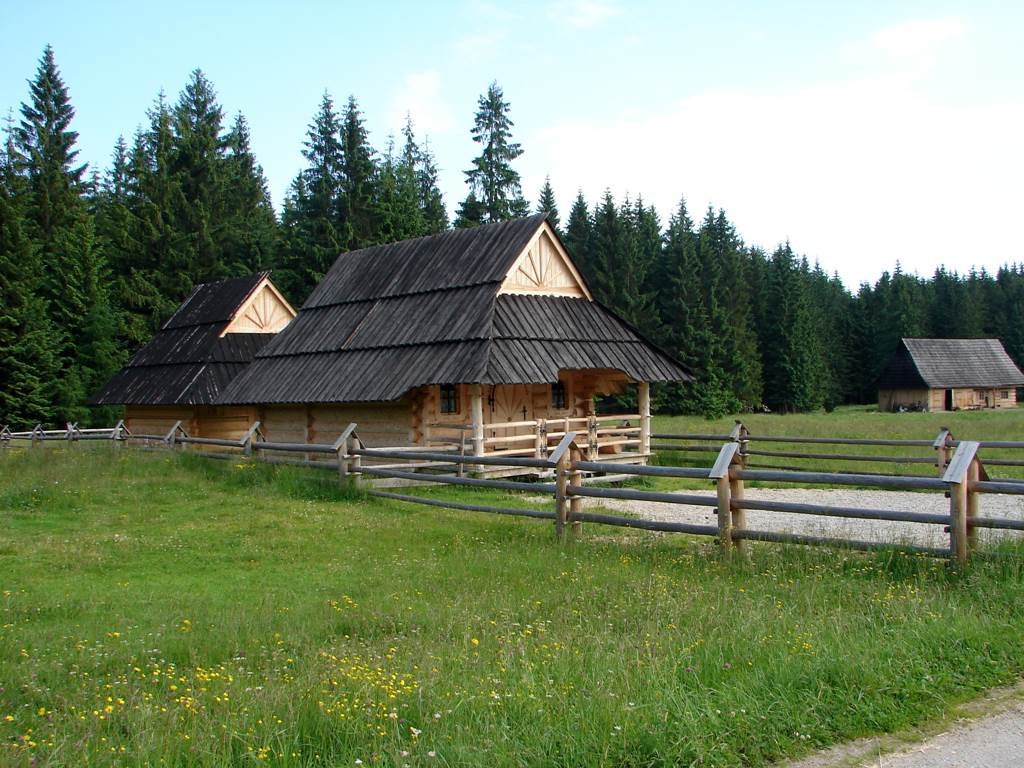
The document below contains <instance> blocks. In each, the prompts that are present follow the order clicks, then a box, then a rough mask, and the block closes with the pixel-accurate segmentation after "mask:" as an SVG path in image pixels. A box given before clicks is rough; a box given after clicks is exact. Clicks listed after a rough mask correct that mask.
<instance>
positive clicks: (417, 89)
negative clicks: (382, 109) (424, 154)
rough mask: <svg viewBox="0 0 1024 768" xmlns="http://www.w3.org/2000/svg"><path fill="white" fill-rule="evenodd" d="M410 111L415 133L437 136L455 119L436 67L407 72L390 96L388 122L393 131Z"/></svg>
mask: <svg viewBox="0 0 1024 768" xmlns="http://www.w3.org/2000/svg"><path fill="white" fill-rule="evenodd" d="M406 114H409V115H412V121H413V125H414V126H415V128H416V134H417V136H419V137H420V138H422V137H423V136H425V135H430V136H438V135H440V134H442V133H445V132H446V131H449V130H451V129H452V127H453V126H454V124H455V119H454V117H453V116H452V113H451V111H450V110H449V109H448V106H447V105H446V104H445V101H444V97H443V94H442V90H441V74H440V73H439V72H438V71H437V70H435V69H428V70H423V71H421V72H413V73H412V74H409V75H407V76H406V78H405V80H403V81H402V84H401V85H400V86H399V87H398V90H397V91H396V92H395V95H394V96H393V97H392V99H391V109H390V114H389V116H390V124H391V126H392V127H393V129H394V130H395V131H397V130H398V127H399V126H401V125H403V124H404V123H405V116H406Z"/></svg>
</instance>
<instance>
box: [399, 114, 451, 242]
mask: <svg viewBox="0 0 1024 768" xmlns="http://www.w3.org/2000/svg"><path fill="white" fill-rule="evenodd" d="M402 136H403V138H404V139H405V143H404V145H403V146H402V158H401V162H400V163H399V164H398V171H397V175H398V186H399V188H400V190H401V192H400V194H401V195H402V196H403V197H405V198H411V199H414V200H415V203H416V206H417V208H418V212H417V213H415V214H413V213H412V212H411V210H410V213H409V216H410V217H411V218H412V219H414V221H413V223H412V224H411V225H410V226H409V227H407V229H408V230H409V231H411V232H413V233H414V234H412V235H410V237H416V236H419V235H434V234H437V233H438V232H443V231H444V230H445V229H447V228H448V213H447V212H446V211H445V209H444V198H443V197H442V195H441V190H440V188H439V187H438V184H437V166H436V165H435V163H434V157H433V155H432V154H431V153H430V147H429V146H428V145H427V144H424V146H423V147H420V145H419V144H418V143H417V142H416V133H415V131H414V129H413V124H412V118H411V117H409V116H408V115H406V118H405V125H403V126H402Z"/></svg>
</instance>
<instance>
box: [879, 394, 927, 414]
mask: <svg viewBox="0 0 1024 768" xmlns="http://www.w3.org/2000/svg"><path fill="white" fill-rule="evenodd" d="M936 391H937V390H927V389H880V390H878V410H880V411H882V412H883V413H884V412H888V411H896V410H899V408H900V407H901V406H902V407H903V408H907V409H909V410H922V411H929V410H930V411H935V410H938V411H941V410H942V393H941V391H939V401H938V404H937V405H936V403H935V398H934V395H935V392H936Z"/></svg>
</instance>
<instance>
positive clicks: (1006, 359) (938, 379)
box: [878, 339, 1024, 389]
mask: <svg viewBox="0 0 1024 768" xmlns="http://www.w3.org/2000/svg"><path fill="white" fill-rule="evenodd" d="M878 386H879V387H880V388H882V389H897V388H914V387H924V386H926V387H929V388H934V389H953V388H957V387H1017V386H1024V374H1022V373H1021V372H1020V370H1019V369H1018V368H1017V366H1016V365H1015V364H1014V362H1013V360H1011V359H1010V356H1009V355H1008V354H1006V350H1005V349H1003V345H1002V344H1001V343H1000V342H999V340H998V339H903V340H902V342H901V344H900V347H899V349H898V350H897V351H896V353H895V354H894V355H893V357H892V359H891V360H890V361H889V363H888V365H887V366H886V369H885V371H884V372H883V373H882V376H881V377H880V378H879V382H878Z"/></svg>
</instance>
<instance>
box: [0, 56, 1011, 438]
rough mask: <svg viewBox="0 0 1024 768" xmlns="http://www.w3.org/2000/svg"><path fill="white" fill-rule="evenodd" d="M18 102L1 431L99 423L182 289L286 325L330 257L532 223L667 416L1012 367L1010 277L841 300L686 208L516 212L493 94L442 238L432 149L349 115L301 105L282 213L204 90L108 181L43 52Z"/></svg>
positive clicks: (2, 199) (150, 125) (11, 159)
mask: <svg viewBox="0 0 1024 768" xmlns="http://www.w3.org/2000/svg"><path fill="white" fill-rule="evenodd" d="M29 85H30V87H29V92H28V93H27V94H26V98H25V101H24V103H22V104H21V105H20V108H18V109H12V110H11V113H10V116H9V117H8V119H7V124H6V126H5V129H4V141H3V146H2V148H0V423H10V424H12V425H32V424H35V423H36V422H39V421H42V422H45V423H61V422H63V421H65V420H71V421H81V422H82V423H90V422H92V423H96V422H104V423H106V422H110V421H111V419H112V418H114V414H113V413H110V412H104V411H103V409H90V408H88V407H87V405H86V400H87V398H88V397H89V395H90V394H92V393H93V392H94V391H96V390H97V389H98V388H99V386H100V385H101V384H102V383H103V382H104V381H105V380H106V379H107V378H108V377H109V376H110V375H111V374H112V373H113V372H114V371H116V370H117V369H118V367H119V366H120V365H121V364H122V363H123V362H124V361H125V360H126V359H127V357H128V356H129V355H130V354H131V352H132V351H134V350H135V349H137V348H138V347H139V346H140V345H141V344H143V343H144V342H145V341H146V340H147V339H148V338H149V337H150V336H151V335H152V334H153V332H154V331H155V330H156V329H157V328H159V326H160V325H161V323H162V322H163V321H164V320H166V319H167V317H168V316H169V315H170V314H171V312H173V310H174V308H175V307H176V306H177V305H178V304H179V303H180V302H181V300H182V299H183V298H184V297H185V296H186V295H187V294H188V292H189V291H190V290H191V288H192V287H193V286H194V285H196V284H197V283H201V282H205V281H210V280H217V279H221V278H225V277H231V276H237V275H243V274H247V273H250V272H253V271H258V270H264V269H272V270H273V271H274V280H275V282H276V283H277V284H278V285H279V286H280V287H281V289H282V290H283V291H284V292H285V294H286V295H287V296H288V298H289V299H290V300H291V301H292V302H293V303H294V304H296V305H298V304H301V302H302V301H303V300H304V299H305V298H306V296H307V295H308V294H309V292H310V290H311V289H312V288H313V286H314V285H315V284H316V282H317V281H318V280H319V279H320V277H321V276H322V275H323V274H324V273H325V272H326V270H327V269H328V268H329V267H330V265H331V263H332V262H333V261H334V259H335V258H336V257H337V256H338V254H340V253H342V252H344V251H348V250H352V249H355V248H362V247H365V246H368V245H374V244H377V243H385V242H391V241H395V240H401V239H405V238H410V237H418V236H421V235H429V234H432V233H436V232H441V231H443V230H445V229H446V228H448V227H449V226H456V227H470V226H475V225H478V224H483V223H488V222H494V221H502V220H504V219H508V218H511V217H515V216H521V215H525V214H527V213H530V212H531V211H545V212H547V213H548V216H549V219H550V221H551V222H552V223H553V224H554V225H555V226H556V227H557V228H558V230H559V231H560V233H561V235H562V237H563V239H564V241H565V243H566V245H567V246H568V248H569V250H570V252H571V253H572V254H573V256H574V257H575V258H576V260H577V261H578V263H579V265H580V267H581V269H582V270H583V273H584V275H585V277H586V279H587V280H588V282H589V284H590V286H591V288H592V290H593V292H594V294H595V296H596V297H597V298H598V299H599V300H601V301H602V302H604V303H605V304H607V305H608V306H610V307H611V308H613V309H614V310H615V311H616V312H618V313H619V314H620V315H621V316H622V317H623V318H624V319H626V320H628V321H629V322H630V323H632V324H633V325H635V326H636V327H638V328H639V329H640V330H642V331H643V332H644V333H645V334H646V335H647V336H648V337H649V338H650V339H652V340H653V341H654V342H656V343H657V344H659V345H660V346H661V347H662V348H664V349H666V350H667V351H669V352H671V353H672V354H674V355H676V356H677V357H678V358H679V359H681V360H683V361H684V362H686V363H687V364H688V365H689V366H690V367H691V368H692V369H693V371H694V373H695V374H696V383H695V384H693V385H687V386H672V387H663V388H660V389H658V390H657V391H656V392H655V407H656V408H657V409H658V410H660V411H663V412H685V413H702V414H706V415H708V416H714V415H720V414H723V413H729V412H739V411H743V410H751V409H761V408H768V409H771V410H773V411H777V412H789V411H806V410H813V409H817V408H821V407H824V408H831V407H832V406H835V405H837V404H841V403H860V402H870V401H871V400H873V399H874V397H875V389H874V382H875V380H876V378H877V375H878V373H879V372H880V369H881V367H882V366H883V365H884V364H885V361H886V360H887V358H888V357H889V355H890V354H891V353H892V351H893V350H894V348H895V346H896V344H897V343H898V341H899V339H900V337H902V336H935V337H979V336H992V337H998V338H999V339H1001V340H1002V341H1003V343H1004V345H1005V346H1006V348H1007V350H1008V351H1009V353H1010V355H1011V356H1012V357H1013V358H1014V359H1015V360H1016V361H1017V362H1018V364H1020V363H1024V325H1022V320H1024V268H1022V267H1021V266H1020V265H1016V264H1015V265H1007V266H1004V267H1002V268H1001V269H999V270H998V272H996V274H990V273H987V272H985V271H980V272H975V271H971V272H970V273H968V274H958V273H956V272H949V271H947V270H945V269H943V268H941V267H940V268H939V269H937V270H936V271H935V273H934V274H933V275H930V276H927V277H920V276H917V275H910V274H906V273H904V272H902V271H901V269H900V267H899V264H898V263H897V264H896V265H895V266H894V268H893V270H892V271H891V272H886V273H884V274H882V275H881V276H880V277H879V278H878V280H877V281H876V282H875V284H874V285H868V284H863V285H861V286H859V287H858V288H857V289H856V291H855V292H851V290H850V289H849V288H848V287H847V286H844V285H843V284H842V282H841V281H840V280H839V278H838V277H837V276H835V275H829V274H827V273H826V272H825V271H823V270H822V269H821V268H820V267H819V266H818V265H816V264H810V263H809V262H808V260H807V259H806V258H804V257H801V256H800V255H799V254H798V253H797V252H795V251H794V250H793V248H792V247H791V246H790V244H789V243H784V244H780V245H778V246H777V247H776V248H775V249H774V250H772V251H770V252H769V251H766V250H763V249H762V248H760V247H758V246H756V245H751V244H748V243H746V242H744V240H743V238H742V236H741V235H740V233H739V232H738V231H737V229H736V226H735V225H734V224H733V223H732V222H731V221H730V220H729V218H728V217H727V215H726V213H725V211H724V210H721V209H719V210H715V209H712V208H709V209H708V210H706V211H703V212H700V211H691V210H689V209H688V208H687V205H686V202H685V200H684V199H683V198H682V197H680V200H679V203H678V206H677V207H676V209H675V211H674V212H673V213H672V215H671V216H670V218H669V220H668V221H662V220H661V219H660V218H659V216H658V214H657V212H656V211H655V209H654V208H653V207H652V206H650V205H648V204H647V203H646V202H645V201H644V199H643V198H642V197H641V196H636V197H635V198H626V199H616V198H615V196H614V195H613V193H612V192H611V191H610V190H609V191H606V192H605V193H604V194H603V195H602V196H601V198H600V199H597V200H587V199H585V198H584V196H583V194H582V193H577V195H576V197H575V200H574V201H573V204H572V207H571V209H570V210H569V211H568V212H563V211H559V210H558V209H557V205H556V202H555V200H556V195H555V191H554V190H553V189H552V187H551V184H550V182H549V181H546V182H545V184H544V186H543V188H542V189H540V190H539V192H538V194H537V198H536V203H535V204H534V205H531V204H530V203H529V202H528V201H527V199H526V197H525V196H524V193H523V190H522V185H521V180H520V177H519V174H518V172H517V171H516V169H515V160H516V158H518V157H519V156H520V155H522V154H523V152H524V148H523V147H521V146H520V145H519V144H518V143H517V142H515V141H514V137H513V130H514V123H513V121H512V117H511V116H512V111H511V107H510V104H509V102H508V101H506V100H505V97H504V94H503V92H502V90H501V88H500V87H499V86H498V85H497V84H496V83H492V84H491V85H490V87H489V88H488V89H487V91H486V92H485V93H484V94H483V95H481V97H480V99H479V103H478V109H477V112H476V114H475V116H474V118H473V122H472V125H471V126H469V125H467V127H468V128H469V129H470V130H471V134H472V138H473V140H474V141H475V142H477V144H478V145H479V155H478V156H477V157H475V158H472V159H469V160H468V161H467V163H466V164H467V166H468V169H467V170H466V171H465V177H466V184H467V194H466V197H465V199H463V200H462V201H459V202H458V203H457V204H455V205H454V206H453V207H454V210H455V215H454V218H453V220H452V221H449V216H448V213H447V209H446V204H445V201H444V200H443V199H442V195H441V192H440V190H439V186H438V168H437V165H436V162H435V159H434V157H433V155H432V153H431V150H430V146H429V143H428V141H427V140H426V139H425V138H423V137H419V136H417V134H416V132H415V127H414V125H413V123H412V122H411V121H407V122H406V124H405V125H404V127H403V129H402V131H401V137H400V138H399V139H398V140H395V139H389V140H388V141H387V142H386V144H385V145H384V146H383V147H379V146H378V147H376V148H375V147H374V146H373V144H372V143H371V139H370V136H369V134H368V132H367V129H366V127H365V120H364V117H363V114H362V112H361V111H360V108H359V103H358V101H357V100H356V98H355V97H351V96H350V97H349V98H348V99H347V100H346V101H345V102H344V103H343V104H342V105H338V104H336V103H335V102H334V100H333V98H332V97H331V95H329V94H327V93H325V94H324V95H323V98H322V100H321V102H320V104H319V105H311V106H314V107H315V108H314V109H313V110H312V113H313V114H312V117H311V118H310V122H309V128H308V131H307V133H306V135H305V136H304V137H300V136H297V137H295V141H296V142H302V147H303V150H302V154H303V157H304V159H305V166H304V167H303V168H302V169H301V170H299V172H298V173H297V174H296V176H295V178H294V180H293V181H292V183H291V185H290V188H289V191H288V194H287V197H286V199H285V200H284V202H283V205H282V207H281V210H280V211H279V212H275V211H274V209H273V206H272V205H271V201H270V196H269V194H268V191H267V181H266V178H265V177H264V175H263V171H262V169H261V167H260V165H259V163H258V161H257V158H256V157H255V156H254V155H253V152H252V149H251V146H250V135H249V128H248V125H247V123H246V120H245V117H244V116H243V115H241V114H238V115H236V116H234V117H230V116H228V115H225V113H224V110H223V109H222V108H221V106H220V104H219V103H218V100H217V95H216V91H215V89H214V86H213V84H212V83H210V81H209V80H208V79H207V78H206V77H205V76H204V75H203V73H202V72H201V71H200V70H198V69H197V70H195V71H194V72H192V74H191V76H190V77H189V79H188V82H187V83H186V84H185V86H184V88H183V89H182V91H181V93H180V94H178V96H177V97H176V98H175V99H173V100H171V99H169V98H168V97H167V96H166V95H165V94H163V93H161V94H158V95H157V96H156V98H155V100H154V102H153V104H152V107H151V108H150V109H149V111H148V112H147V113H146V115H145V116H144V120H143V123H142V125H143V127H142V128H140V129H138V130H137V131H136V132H135V133H134V134H133V135H131V136H129V137H122V138H120V139H118V141H117V143H116V144H115V146H114V147H113V149H112V153H111V159H110V162H109V165H108V167H107V168H106V169H105V170H104V171H102V172H99V171H98V170H95V169H90V168H88V167H87V166H86V165H85V164H83V163H81V162H80V161H79V158H78V152H77V150H76V147H75V145H76V141H77V136H78V135H77V133H76V132H75V131H74V128H73V119H74V114H75V113H74V108H73V106H72V102H71V98H70V95H69V89H68V86H67V84H66V83H65V82H64V79H63V77H62V75H61V73H60V70H59V68H58V66H57V63H56V60H55V55H54V51H53V50H52V49H51V48H49V47H47V48H46V50H45V51H44V52H43V55H42V58H41V59H40V62H39V66H38V69H37V71H36V72H35V74H34V76H33V77H32V78H31V79H30V81H29ZM140 117H141V116H140ZM467 117H468V116H467ZM467 123H468V120H467Z"/></svg>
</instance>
